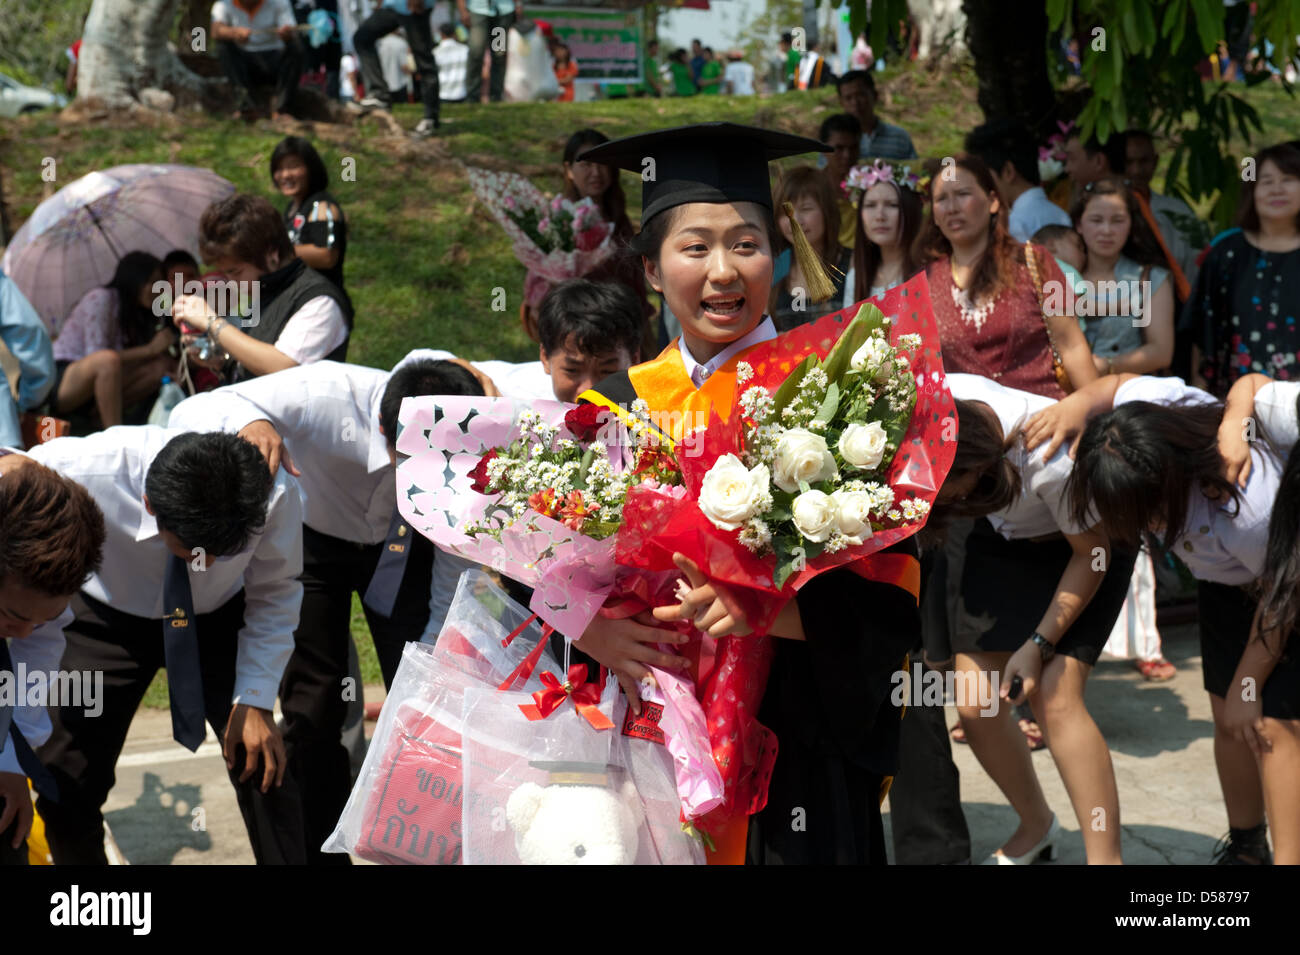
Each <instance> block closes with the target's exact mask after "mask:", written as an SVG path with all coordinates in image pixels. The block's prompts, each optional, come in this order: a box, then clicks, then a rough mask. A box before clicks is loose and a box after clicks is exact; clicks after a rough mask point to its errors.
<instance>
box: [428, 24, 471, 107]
mask: <svg viewBox="0 0 1300 955" xmlns="http://www.w3.org/2000/svg"><path fill="white" fill-rule="evenodd" d="M433 60H434V62H435V63H437V64H438V98H439V99H441V100H445V101H447V102H455V101H459V100H463V99H464V98H465V77H466V75H467V74H468V72H469V47H468V46H466V45H465V44H464V43H460V42H458V41H456V40H446V39H445V40H443V41H442V42H441V43H439V44H438V45H437V46H435V47H434V48H433Z"/></svg>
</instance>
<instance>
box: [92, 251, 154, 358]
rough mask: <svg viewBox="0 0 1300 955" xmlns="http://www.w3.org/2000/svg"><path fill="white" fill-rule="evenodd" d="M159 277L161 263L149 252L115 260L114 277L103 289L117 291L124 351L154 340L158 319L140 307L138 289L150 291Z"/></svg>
mask: <svg viewBox="0 0 1300 955" xmlns="http://www.w3.org/2000/svg"><path fill="white" fill-rule="evenodd" d="M159 274H162V263H161V262H159V261H158V259H156V258H155V257H154V256H152V255H150V254H149V253H148V252H128V253H127V254H126V255H124V256H122V258H121V259H119V260H118V263H117V268H116V269H114V270H113V277H112V278H111V279H109V280H108V284H106V285H105V286H104V288H110V289H113V290H114V291H115V292H117V301H118V312H117V315H118V323H119V324H120V325H121V328H122V341H123V342H125V344H126V347H127V348H134V347H136V346H137V345H143V344H145V343H146V342H148V341H149V339H150V338H152V337H153V333H154V331H155V330H156V329H157V327H158V318H157V316H155V315H154V313H153V309H152V308H150V307H149V306H147V305H141V304H140V290H141V289H144V288H152V286H153V282H154V277H155V275H159Z"/></svg>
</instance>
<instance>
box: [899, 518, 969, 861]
mask: <svg viewBox="0 0 1300 955" xmlns="http://www.w3.org/2000/svg"><path fill="white" fill-rule="evenodd" d="M954 530H955V529H954ZM947 571H948V567H947V560H946V557H945V554H944V552H943V550H942V548H931V549H927V550H924V551H922V552H921V626H922V632H923V644H924V647H925V649H926V651H927V655H928V656H929V657H930V658H931V659H937V660H939V661H941V660H944V659H946V658H947V657H949V656H951V655H952V650H951V648H950V647H949V645H948V615H947V599H946V597H947V578H948V574H947ZM919 649H920V648H918V650H919ZM919 658H920V653H919V652H918V653H915V654H913V657H912V662H913V665H915V663H916V661H917V660H918V659H919ZM889 826H890V831H891V834H892V835H893V842H894V864H895V865H952V864H960V863H963V862H969V861H970V857H971V852H970V830H969V829H968V828H967V826H966V816H965V814H964V813H963V812H962V808H961V781H960V778H959V774H958V771H957V765H956V763H954V762H953V761H952V742H951V740H950V739H949V737H948V726H947V723H946V721H945V720H944V709H943V707H942V706H909V707H908V708H907V712H906V713H905V714H904V715H903V719H902V722H901V723H900V724H899V741H898V773H897V774H896V775H895V776H894V782H893V785H892V786H891V787H890V789H889Z"/></svg>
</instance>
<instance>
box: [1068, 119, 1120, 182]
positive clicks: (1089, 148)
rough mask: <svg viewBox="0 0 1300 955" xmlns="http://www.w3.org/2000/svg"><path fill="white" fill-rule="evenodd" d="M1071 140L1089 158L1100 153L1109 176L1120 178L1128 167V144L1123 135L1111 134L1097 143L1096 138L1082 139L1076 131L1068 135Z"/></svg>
mask: <svg viewBox="0 0 1300 955" xmlns="http://www.w3.org/2000/svg"><path fill="white" fill-rule="evenodd" d="M1070 136H1071V138H1075V139H1078V140H1079V143H1080V144H1081V145H1082V146H1083V151H1084V152H1086V153H1087V154H1088V155H1089V156H1095V155H1097V154H1098V153H1101V154H1102V155H1103V156H1105V157H1106V165H1108V166H1109V167H1110V173H1109V174H1110V175H1111V176H1122V175H1124V170H1125V169H1126V168H1127V167H1128V142H1127V140H1126V139H1125V137H1124V134H1123V133H1118V132H1116V133H1111V134H1110V136H1109V137H1108V138H1107V140H1106V141H1105V142H1104V143H1103V142H1100V141H1098V139H1097V137H1096V136H1090V137H1088V138H1087V139H1084V138H1083V137H1082V136H1080V135H1079V132H1078V130H1075V131H1074V132H1072V133H1070Z"/></svg>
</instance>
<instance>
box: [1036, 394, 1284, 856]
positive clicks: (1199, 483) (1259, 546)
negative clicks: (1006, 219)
mask: <svg viewBox="0 0 1300 955" xmlns="http://www.w3.org/2000/svg"><path fill="white" fill-rule="evenodd" d="M1234 404H1235V402H1234ZM1250 414H1251V410H1250V406H1249V402H1247V404H1246V405H1245V407H1244V408H1243V407H1241V406H1240V405H1238V406H1237V407H1236V408H1235V409H1234V407H1233V406H1232V405H1230V406H1229V407H1228V408H1227V409H1226V410H1225V407H1224V406H1223V405H1221V404H1219V403H1218V402H1217V401H1215V400H1214V398H1213V397H1211V396H1210V395H1209V394H1207V393H1206V392H1203V391H1201V390H1200V389H1197V388H1192V387H1189V386H1187V385H1185V384H1184V383H1183V382H1182V381H1181V380H1179V379H1177V378H1151V377H1143V376H1137V375H1128V374H1124V375H1108V376H1107V377H1105V378H1101V379H1098V380H1097V381H1095V382H1092V383H1091V384H1090V385H1088V386H1086V387H1084V388H1082V389H1080V390H1079V391H1077V392H1075V393H1074V394H1072V395H1070V397H1069V398H1066V399H1064V400H1062V401H1060V402H1058V403H1057V404H1056V405H1054V406H1053V407H1051V408H1048V409H1045V410H1043V411H1040V412H1039V413H1038V414H1037V415H1035V417H1034V418H1032V419H1031V420H1030V422H1029V425H1028V426H1027V428H1026V439H1027V444H1028V445H1029V446H1031V447H1034V446H1037V445H1038V444H1040V443H1042V442H1044V441H1046V440H1048V439H1049V438H1050V439H1051V441H1050V444H1049V446H1048V450H1047V451H1046V452H1044V453H1046V454H1052V453H1053V452H1054V449H1055V446H1056V445H1057V444H1059V443H1060V442H1061V441H1063V440H1064V439H1065V438H1067V437H1070V436H1072V435H1074V434H1078V433H1079V432H1082V433H1081V435H1080V438H1079V443H1078V447H1077V451H1076V462H1075V466H1074V472H1073V474H1072V475H1071V478H1070V484H1069V495H1070V504H1071V508H1072V509H1073V510H1074V511H1075V513H1076V514H1078V513H1082V511H1083V510H1084V509H1086V508H1087V507H1088V506H1089V504H1088V502H1091V503H1092V505H1093V506H1095V508H1096V514H1098V515H1099V516H1100V521H1101V527H1102V529H1103V531H1105V532H1106V534H1107V535H1108V536H1109V537H1110V539H1111V540H1112V541H1115V542H1117V543H1134V542H1136V541H1137V540H1138V537H1139V535H1140V534H1141V533H1142V532H1143V531H1145V530H1150V531H1152V532H1153V533H1154V534H1156V535H1157V536H1158V537H1159V538H1160V539H1161V540H1162V542H1163V544H1164V546H1165V547H1166V548H1167V549H1173V550H1174V552H1175V553H1176V554H1177V555H1178V557H1179V558H1180V559H1181V560H1182V562H1183V563H1184V564H1185V565H1186V566H1187V569H1188V570H1189V571H1191V573H1192V576H1194V577H1195V578H1196V579H1197V581H1198V582H1199V583H1198V586H1197V603H1198V611H1199V625H1200V636H1201V659H1202V667H1203V670H1204V683H1205V689H1206V691H1207V692H1208V693H1209V694H1210V709H1211V711H1212V713H1213V716H1214V762H1215V766H1216V767H1217V769H1218V772H1219V784H1220V786H1221V787H1222V790H1223V801H1224V804H1225V806H1226V808H1227V814H1228V826H1229V831H1228V835H1227V836H1226V837H1225V838H1224V839H1223V840H1222V842H1221V843H1220V846H1219V849H1218V852H1217V859H1216V861H1217V862H1218V864H1220V865H1225V864H1226V865H1258V864H1268V863H1270V862H1272V857H1271V855H1270V853H1269V849H1268V839H1267V826H1266V824H1265V798H1264V792H1263V788H1262V786H1261V781H1260V774H1259V770H1258V768H1257V765H1256V760H1255V755H1254V753H1252V752H1251V748H1250V746H1249V745H1248V743H1247V742H1246V741H1245V740H1243V739H1242V738H1241V737H1240V736H1239V735H1237V734H1235V733H1234V732H1233V729H1231V728H1230V726H1229V723H1228V721H1227V718H1228V715H1229V714H1228V711H1227V703H1228V700H1229V699H1231V698H1232V696H1234V695H1240V694H1241V688H1240V687H1239V686H1238V685H1236V684H1235V673H1236V672H1237V669H1238V666H1239V665H1240V663H1241V662H1242V657H1243V653H1244V652H1245V650H1246V646H1247V641H1248V637H1249V635H1250V633H1251V628H1252V623H1253V621H1254V619H1255V616H1256V610H1257V605H1258V601H1257V600H1256V598H1255V596H1254V594H1253V593H1252V592H1251V591H1250V590H1249V589H1247V588H1249V587H1250V585H1252V584H1254V583H1255V581H1256V580H1258V579H1259V578H1260V576H1261V574H1262V573H1263V571H1264V568H1265V555H1266V553H1267V549H1268V525H1269V518H1270V515H1271V513H1272V511H1273V507H1274V502H1275V501H1276V500H1278V497H1279V495H1278V491H1279V487H1280V485H1281V479H1282V465H1281V461H1280V458H1279V455H1281V456H1285V455H1286V454H1287V453H1288V452H1289V451H1290V450H1291V449H1290V448H1289V447H1286V446H1284V445H1282V444H1280V443H1279V444H1278V445H1274V444H1272V443H1270V442H1269V441H1255V442H1253V443H1252V444H1251V445H1250V446H1249V447H1248V448H1247V451H1246V457H1247V458H1248V459H1249V462H1250V467H1249V468H1248V469H1243V468H1241V461H1240V460H1238V462H1237V466H1238V472H1237V473H1236V474H1234V476H1233V477H1232V478H1229V477H1228V476H1227V475H1226V474H1225V458H1226V459H1227V460H1228V461H1231V460H1233V458H1234V455H1233V453H1232V451H1231V450H1229V451H1228V453H1227V454H1225V453H1224V451H1223V449H1224V448H1225V445H1228V446H1230V445H1231V441H1226V442H1225V440H1224V437H1225V432H1226V433H1229V434H1230V433H1231V432H1233V431H1237V432H1240V431H1241V430H1242V428H1243V423H1244V422H1245V419H1246V418H1247V417H1249V416H1250ZM1089 418H1092V420H1091V422H1090V423H1087V425H1086V427H1085V426H1084V423H1085V422H1087V421H1088V419H1089ZM1292 440H1294V439H1292ZM1241 470H1245V472H1246V473H1245V474H1244V475H1242V474H1241V473H1240V471H1241ZM1230 473H1231V472H1230ZM1294 667H1295V662H1294V660H1289V661H1283V662H1282V663H1278V664H1277V668H1276V669H1275V670H1273V671H1272V676H1271V678H1270V679H1269V680H1268V683H1266V684H1264V687H1265V691H1266V692H1264V693H1263V694H1261V695H1260V699H1261V703H1262V713H1263V716H1264V717H1268V718H1271V719H1275V720H1286V719H1289V718H1290V717H1289V716H1288V714H1289V713H1290V712H1292V711H1291V710H1289V708H1288V705H1287V703H1286V696H1287V694H1286V693H1285V692H1272V693H1269V692H1267V687H1268V686H1269V685H1273V686H1275V687H1276V688H1277V689H1278V690H1281V689H1282V688H1283V687H1289V686H1293V685H1294V681H1295V679H1296V677H1295V670H1294Z"/></svg>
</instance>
